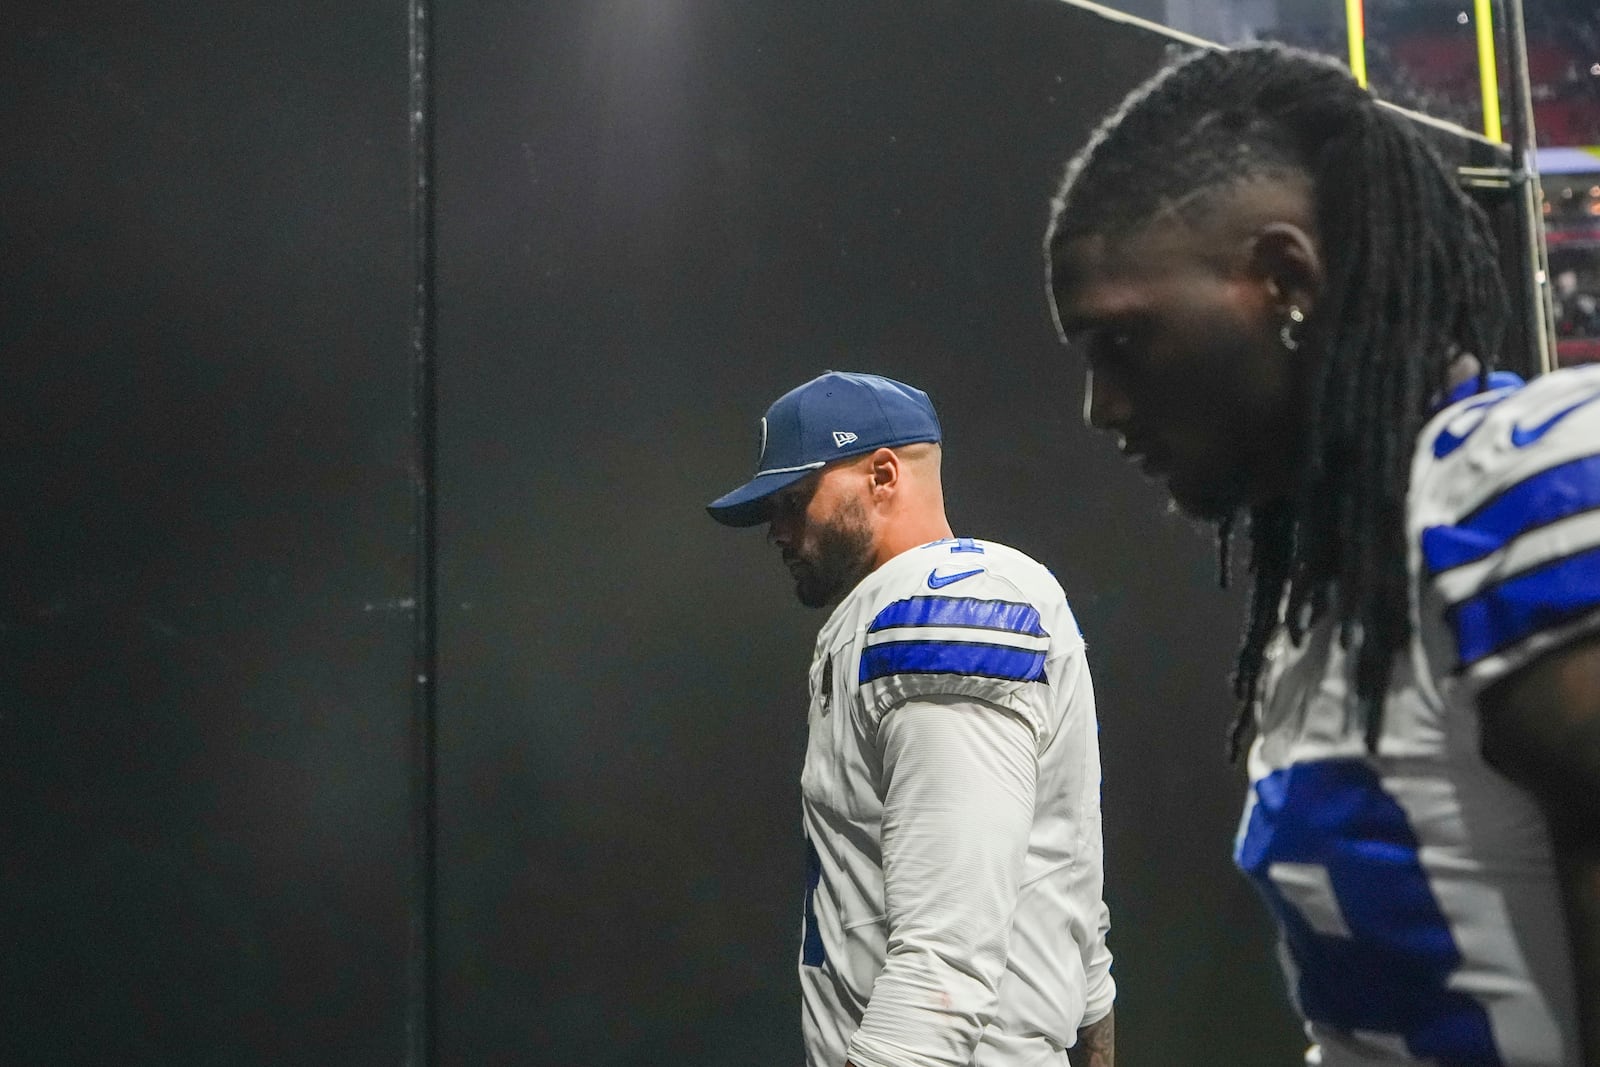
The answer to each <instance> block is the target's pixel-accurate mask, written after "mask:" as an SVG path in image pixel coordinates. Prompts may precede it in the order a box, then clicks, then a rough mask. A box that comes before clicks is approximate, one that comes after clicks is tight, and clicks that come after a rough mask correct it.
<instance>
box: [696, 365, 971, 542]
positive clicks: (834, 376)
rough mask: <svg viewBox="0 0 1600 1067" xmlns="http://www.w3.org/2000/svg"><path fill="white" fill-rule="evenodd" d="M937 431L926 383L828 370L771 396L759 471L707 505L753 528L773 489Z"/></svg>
mask: <svg viewBox="0 0 1600 1067" xmlns="http://www.w3.org/2000/svg"><path fill="white" fill-rule="evenodd" d="M833 426H854V427H855V429H853V430H834V429H831V428H829V427H833ZM940 436H941V434H940V432H939V416H938V415H936V414H934V411H933V404H932V402H931V401H929V400H928V394H927V393H924V392H923V391H922V390H921V389H917V388H914V387H913V386H909V385H906V384H905V383H903V382H897V381H894V380H893V379H891V378H885V377H882V376H881V375H877V374H852V373H850V372H848V371H829V372H828V373H826V374H823V375H821V376H819V377H817V378H813V379H812V380H811V381H809V382H806V383H805V384H804V385H801V386H797V387H796V388H794V389H791V390H789V391H788V392H787V393H785V394H783V395H782V396H780V397H779V398H778V399H777V400H774V401H773V402H772V406H771V407H769V408H767V414H766V417H765V418H763V419H762V420H761V451H760V458H759V459H758V460H756V473H755V476H754V477H753V478H751V479H750V480H749V481H748V482H746V483H745V484H743V485H741V486H740V487H739V488H737V489H735V490H734V491H733V492H731V493H728V494H726V495H725V496H722V497H719V498H717V499H716V500H714V501H712V502H711V503H710V504H709V505H707V507H706V510H707V511H709V512H711V517H712V518H714V519H716V520H717V521H718V522H721V523H725V524H726V525H729V526H754V525H756V524H758V523H762V522H766V521H767V518H768V515H767V503H768V500H769V498H770V497H771V496H772V495H773V494H774V493H776V492H778V491H779V490H780V489H782V488H784V487H785V486H788V485H793V484H794V483H795V482H797V481H799V480H800V479H801V478H804V477H805V476H806V475H808V474H810V473H811V472H813V471H818V470H821V469H822V468H823V467H826V466H827V465H828V464H830V463H836V462H838V461H839V460H842V459H847V458H849V457H850V456H857V455H861V454H862V453H865V452H871V451H872V450H873V449H876V448H898V447H900V446H901V445H909V444H915V443H917V442H919V441H935V442H936V441H938V440H939V439H940Z"/></svg>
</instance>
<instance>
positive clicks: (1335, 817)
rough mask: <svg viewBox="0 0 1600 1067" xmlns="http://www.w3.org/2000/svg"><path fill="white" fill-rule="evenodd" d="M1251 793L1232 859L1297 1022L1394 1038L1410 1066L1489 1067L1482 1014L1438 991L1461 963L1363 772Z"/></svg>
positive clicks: (1282, 779)
mask: <svg viewBox="0 0 1600 1067" xmlns="http://www.w3.org/2000/svg"><path fill="white" fill-rule="evenodd" d="M1255 791H1256V803H1255V805H1254V807H1253V808H1252V809H1251V812H1250V819H1249V822H1248V824H1247V825H1246V826H1245V827H1243V832H1242V833H1241V834H1240V837H1239V841H1238V846H1237V849H1236V854H1235V859H1236V861H1237V862H1238V864H1239V867H1240V868H1241V869H1242V870H1243V871H1244V872H1245V873H1246V874H1248V875H1249V876H1250V878H1251V880H1252V881H1254V882H1255V883H1256V885H1257V887H1258V888H1259V889H1260V890H1261V891H1262V894H1263V895H1264V896H1265V897H1266V899H1267V904H1268V906H1269V907H1270V908H1271V909H1272V911H1273V912H1274V913H1275V914H1276V915H1277V917H1278V921H1279V923H1280V924H1282V928H1283V933H1284V941H1285V943H1286V944H1287V947H1288V949H1289V951H1290V954H1291V955H1292V956H1293V958H1294V962H1295V964H1296V966H1297V968H1298V970H1299V981H1298V983H1297V987H1296V989H1295V991H1294V992H1295V999H1296V1001H1297V1002H1298V1004H1299V1006H1300V1010H1301V1011H1302V1012H1303V1013H1304V1014H1305V1016H1306V1018H1308V1019H1311V1020H1313V1021H1315V1022H1317V1023H1320V1024H1322V1025H1325V1026H1328V1027H1332V1028H1334V1029H1336V1030H1339V1031H1342V1032H1344V1033H1347V1034H1349V1033H1353V1032H1355V1031H1366V1032H1368V1033H1377V1034H1387V1035H1392V1036H1396V1037H1399V1038H1400V1039H1402V1040H1403V1041H1404V1043H1405V1045H1406V1048H1407V1049H1408V1050H1409V1051H1410V1053H1411V1055H1413V1056H1416V1057H1418V1058H1419V1059H1427V1060H1436V1061H1438V1062H1442V1063H1450V1064H1473V1065H1482V1067H1492V1065H1498V1064H1500V1062H1501V1060H1500V1057H1499V1055H1498V1053H1497V1052H1496V1050H1495V1045H1494V1038H1493V1035H1492V1032H1491V1030H1490V1028H1489V1020H1488V1016H1487V1014H1486V1013H1485V1012H1484V1010H1483V1007H1482V1006H1481V1005H1480V1004H1479V1003H1478V1002H1477V1001H1475V1000H1473V999H1472V998H1471V997H1469V996H1467V995H1466V994H1463V993H1458V992H1455V991H1453V990H1451V989H1449V988H1448V987H1447V985H1446V983H1447V981H1448V979H1449V977H1450V975H1451V973H1452V972H1453V971H1454V970H1455V969H1456V968H1457V967H1458V966H1459V965H1460V962H1461V953H1460V951H1459V950H1458V948H1457V947H1456V943H1455V939H1454V937H1453V936H1452V935H1451V931H1450V925H1449V923H1448V922H1447V921H1446V919H1445V917H1444V915H1443V914H1442V913H1441V912H1440V910H1439V905H1438V902H1437V901H1436V900H1435V899H1434V896H1433V891H1432V889H1431V888H1430V887H1429V885H1428V879H1427V875H1426V874H1425V872H1424V871H1423V868H1422V864H1421V862H1420V861H1419V859H1418V855H1417V839H1416V835H1415V834H1414V833H1413V832H1412V830H1411V825H1410V823H1409V822H1408V821H1407V819H1406V814H1405V812H1404V811H1403V810H1402V809H1401V807H1400V805H1399V804H1397V803H1396V802H1395V800H1394V798H1393V797H1391V796H1389V795H1388V794H1387V793H1385V792H1384V791H1383V788H1382V786H1381V784H1380V783H1379V781H1378V777H1377V775H1376V774H1375V773H1374V772H1373V770H1372V768H1371V767H1369V766H1368V765H1367V764H1366V763H1364V762H1363V761H1361V760H1325V761H1320V762H1316V763H1302V764H1297V765H1295V766H1293V767H1289V768H1286V769H1284V770H1280V771H1277V772H1274V773H1273V774H1271V775H1268V776H1267V777H1266V778H1263V779H1262V780H1260V781H1259V782H1257V783H1256V785H1255Z"/></svg>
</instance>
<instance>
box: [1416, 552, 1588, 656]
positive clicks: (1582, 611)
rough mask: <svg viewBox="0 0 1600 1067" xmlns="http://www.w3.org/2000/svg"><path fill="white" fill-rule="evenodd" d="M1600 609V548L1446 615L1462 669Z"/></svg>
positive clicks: (1527, 576)
mask: <svg viewBox="0 0 1600 1067" xmlns="http://www.w3.org/2000/svg"><path fill="white" fill-rule="evenodd" d="M1596 609H1600V548H1590V549H1588V550H1587V551H1583V552H1579V553H1577V554H1575V555H1571V556H1568V557H1566V558H1565V559H1560V560H1556V561H1555V562H1554V563H1547V564H1545V565H1544V566H1542V567H1537V568H1535V569H1534V570H1531V571H1524V572H1523V573H1521V574H1519V575H1517V576H1516V577H1514V578H1508V579H1506V580H1505V581H1503V582H1500V583H1499V584H1497V585H1492V586H1490V587H1489V588H1487V589H1485V590H1483V591H1482V592H1480V593H1479V594H1478V595H1477V596H1475V597H1472V598H1471V599H1470V600H1463V601H1462V602H1461V603H1459V604H1456V605H1455V606H1453V607H1451V608H1450V609H1448V610H1447V611H1446V612H1445V618H1447V619H1448V620H1449V621H1450V624H1451V625H1452V626H1453V627H1454V628H1455V632H1456V644H1457V646H1458V649H1459V653H1460V656H1461V666H1462V667H1463V668H1465V667H1470V666H1472V665H1473V664H1474V663H1476V662H1478V661H1479V660H1480V659H1483V658H1484V657H1485V656H1489V655H1492V654H1493V653H1495V652H1499V651H1500V650H1502V649H1505V648H1509V647H1511V646H1512V645H1514V644H1516V643H1517V642H1519V641H1522V640H1524V639H1525V638H1528V637H1531V636H1533V635H1534V634H1536V633H1539V632H1540V631H1541V630H1548V629H1551V628H1553V627H1556V626H1560V625H1562V624H1563V623H1567V622H1572V621H1573V620H1575V619H1578V618H1580V617H1582V616H1583V615H1586V614H1588V613H1589V612H1591V611H1595V610H1596Z"/></svg>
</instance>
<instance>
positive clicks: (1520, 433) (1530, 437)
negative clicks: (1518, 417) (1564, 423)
mask: <svg viewBox="0 0 1600 1067" xmlns="http://www.w3.org/2000/svg"><path fill="white" fill-rule="evenodd" d="M1596 400H1600V393H1590V394H1589V395H1588V396H1586V397H1584V398H1583V399H1582V400H1580V401H1578V402H1577V403H1576V404H1572V405H1570V406H1568V407H1564V408H1562V409H1561V410H1560V411H1558V412H1556V413H1555V414H1554V415H1551V416H1550V417H1549V418H1548V419H1545V420H1544V421H1543V422H1541V423H1540V424H1539V425H1537V426H1533V427H1530V428H1528V429H1526V430H1524V429H1523V428H1522V427H1521V426H1512V427H1511V443H1512V444H1514V445H1516V446H1517V447H1518V448H1524V447H1526V446H1528V445H1531V444H1533V443H1534V442H1535V441H1537V440H1538V439H1539V438H1541V437H1543V436H1544V435H1545V434H1547V433H1549V432H1550V427H1552V426H1554V425H1555V424H1556V423H1558V422H1560V421H1561V420H1562V419H1564V418H1566V417H1567V416H1568V415H1571V414H1572V413H1573V412H1574V411H1577V410H1578V409H1579V408H1581V407H1583V406H1584V405H1585V404H1592V403H1594V402H1595V401H1596Z"/></svg>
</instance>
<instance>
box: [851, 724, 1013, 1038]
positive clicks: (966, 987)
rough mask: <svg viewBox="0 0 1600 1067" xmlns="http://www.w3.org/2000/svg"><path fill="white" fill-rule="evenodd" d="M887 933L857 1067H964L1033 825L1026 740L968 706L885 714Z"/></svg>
mask: <svg viewBox="0 0 1600 1067" xmlns="http://www.w3.org/2000/svg"><path fill="white" fill-rule="evenodd" d="M879 741H880V745H881V748H882V760H883V787H884V801H883V823H882V834H883V868H884V890H885V898H886V904H887V907H888V914H887V922H888V927H889V930H890V931H891V936H890V938H889V942H888V946H887V954H886V956H885V959H884V965H883V970H882V972H881V973H879V975H878V977H877V980H876V981H875V982H874V983H873V987H872V999H871V1002H870V1003H869V1005H868V1007H867V1011H866V1015H865V1017H864V1018H863V1019H862V1021H861V1028H860V1029H859V1030H857V1031H856V1033H855V1036H854V1037H853V1038H852V1039H851V1042H850V1062H851V1063H854V1064H856V1065H857V1067H912V1065H916V1067H934V1065H939V1067H967V1065H968V1064H970V1063H971V1062H972V1055H973V1050H974V1048H975V1047H976V1046H977V1043H978V1038H979V1035H980V1034H981V1033H982V1031H983V1029H984V1028H985V1027H986V1026H987V1025H988V1024H989V1023H990V1021H991V1020H992V1019H993V1018H994V1014H995V1009H996V1006H997V1004H998V1000H999V987H1000V980H1001V977H1002V975H1004V973H1005V969H1006V948H1007V941H1008V935H1009V933H1010V929H1011V916H1012V911H1013V909H1014V908H1015V905H1016V899H1017V886H1018V882H1019V881H1020V880H1021V875H1022V866H1023V858H1024V857H1025V856H1026V854H1027V851H1028V833H1029V830H1030V828H1031V826H1032V824H1033V808H1034V789H1035V784H1036V782H1037V779H1038V763H1037V759H1036V757H1035V754H1034V751H1033V737H1032V734H1031V733H1030V732H1029V731H1028V730H1027V729H1026V728H1025V727H1024V726H1023V725H1022V723H1020V722H1019V721H1018V720H1017V719H1016V718H1015V717H1013V716H1012V715H1010V714H1009V713H1007V712H1005V711H1002V710H1000V709H998V708H994V707H992V706H985V705H983V704H982V703H981V702H978V701H975V700H967V699H962V698H957V697H928V698H924V699H920V700H915V701H912V702H910V703H906V704H902V705H900V706H899V707H897V708H895V710H894V712H893V713H892V714H891V715H889V716H888V717H887V718H886V719H885V720H884V724H883V729H882V731H881V734H880V739H879Z"/></svg>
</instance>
